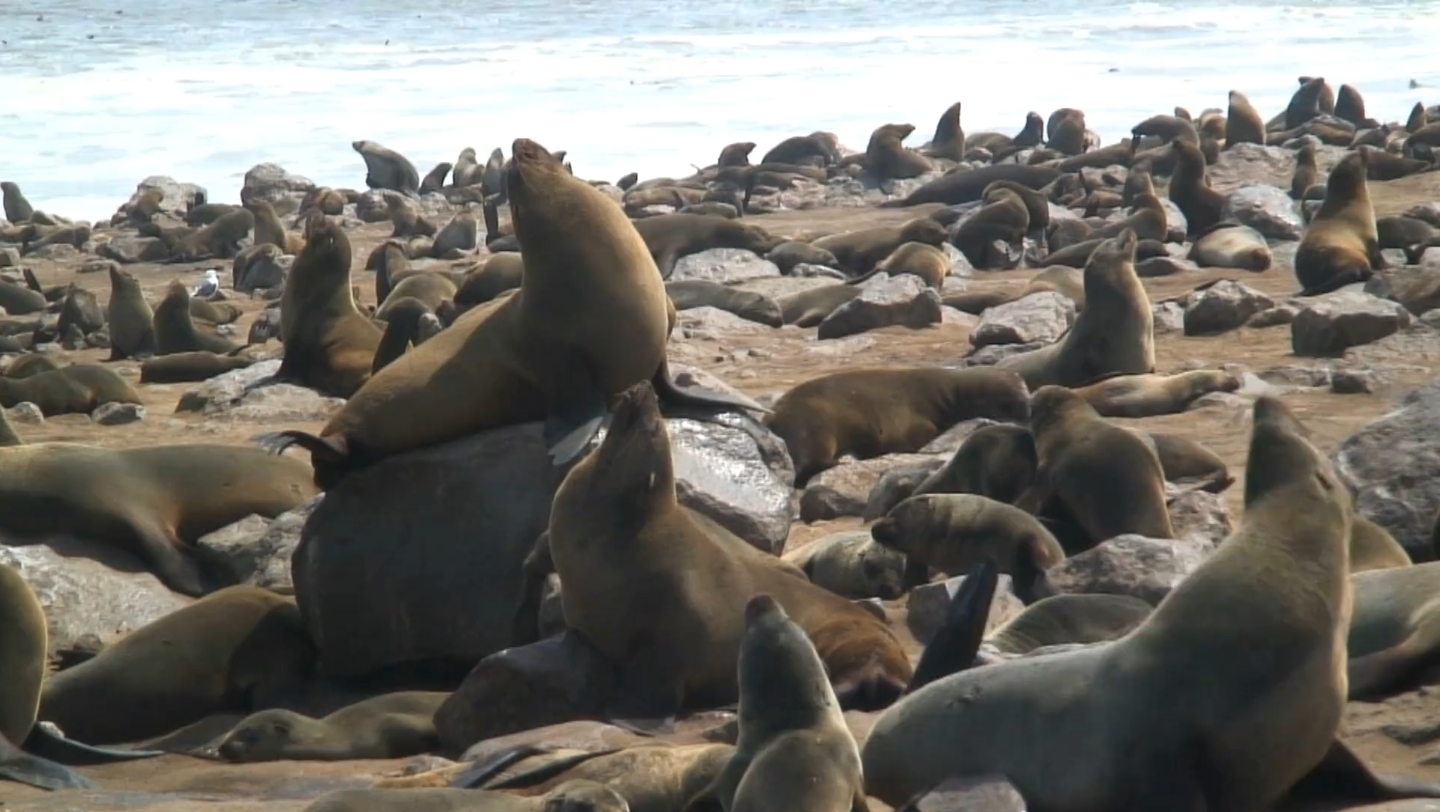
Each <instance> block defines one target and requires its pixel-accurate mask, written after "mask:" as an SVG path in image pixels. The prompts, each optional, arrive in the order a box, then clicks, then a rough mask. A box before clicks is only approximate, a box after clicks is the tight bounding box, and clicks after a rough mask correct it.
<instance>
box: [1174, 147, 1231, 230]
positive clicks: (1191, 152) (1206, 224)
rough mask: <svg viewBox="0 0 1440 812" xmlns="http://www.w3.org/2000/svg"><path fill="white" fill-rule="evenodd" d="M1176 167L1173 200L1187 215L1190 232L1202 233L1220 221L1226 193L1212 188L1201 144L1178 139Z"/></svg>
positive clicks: (1175, 150) (1175, 148)
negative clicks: (1206, 171) (1197, 144)
mask: <svg viewBox="0 0 1440 812" xmlns="http://www.w3.org/2000/svg"><path fill="white" fill-rule="evenodd" d="M1170 149H1172V150H1174V152H1175V171H1174V172H1173V173H1172V174H1171V175H1170V202H1172V203H1174V204H1175V206H1176V207H1177V208H1179V209H1180V213H1181V214H1183V215H1185V226H1186V229H1187V232H1188V233H1189V234H1190V236H1192V237H1193V236H1195V235H1197V234H1202V233H1204V232H1205V231H1206V230H1208V229H1209V228H1210V227H1211V226H1213V225H1215V224H1216V223H1218V222H1220V214H1221V210H1222V209H1223V208H1224V206H1225V196H1224V195H1222V194H1220V193H1219V192H1217V191H1215V190H1214V189H1211V188H1210V180H1209V178H1207V177H1206V176H1205V156H1204V155H1203V154H1201V152H1200V148H1199V147H1197V146H1195V145H1194V144H1187V143H1185V142H1184V141H1174V142H1172V143H1171V144H1170Z"/></svg>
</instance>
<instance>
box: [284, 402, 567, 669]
mask: <svg viewBox="0 0 1440 812" xmlns="http://www.w3.org/2000/svg"><path fill="white" fill-rule="evenodd" d="M542 434H543V432H542V426H541V425H540V424H538V423H527V424H524V425H519V426H511V427H507V428H503V429H497V430H495V431H489V432H483V433H480V434H476V435H474V436H471V437H467V438H464V439H461V440H457V441H454V442H451V443H447V444H444V445H441V446H436V447H433V448H427V449H421V450H418V451H412V452H409V453H406V454H401V455H398V456H395V457H391V458H388V459H385V460H382V461H381V462H379V463H376V464H375V465H372V466H370V467H368V468H364V469H362V470H359V471H355V472H352V473H351V474H349V475H348V476H346V477H345V478H344V479H343V480H342V481H341V482H340V484H339V485H338V486H337V487H334V488H331V489H330V490H329V491H328V492H327V493H326V495H325V499H324V500H323V501H321V502H320V504H319V506H317V507H316V509H315V511H314V512H313V513H312V514H311V515H310V518H309V520H308V521H306V522H305V526H304V529H303V530H302V531H301V536H300V543H299V545H298V546H297V547H296V549H295V554H294V558H293V560H292V569H293V577H294V581H295V594H296V598H297V600H298V601H299V604H300V610H301V613H302V614H303V615H304V617H305V622H306V626H307V627H308V628H309V630H310V634H311V637H312V638H313V639H314V640H315V643H316V645H318V646H319V648H320V652H321V666H322V668H323V669H324V670H325V672H326V673H328V674H331V675H334V676H357V675H362V674H366V673H369V672H372V671H375V670H377V669H380V668H383V667H386V666H392V665H397V664H400V663H406V662H412V661H436V660H439V661H451V662H476V661H478V660H479V659H480V658H482V657H485V656H487V655H489V654H492V653H494V652H496V651H499V650H501V649H503V648H504V647H505V646H507V645H509V644H510V639H511V632H512V627H513V621H514V618H515V614H516V611H517V610H518V609H519V607H520V603H521V599H522V597H523V589H524V578H523V577H522V571H521V563H522V562H523V561H524V559H525V556H526V555H528V554H529V552H530V551H531V550H532V549H533V548H534V545H535V540H536V538H538V537H539V535H540V533H541V532H543V531H544V530H545V528H546V526H547V524H548V523H549V518H550V501H551V498H552V497H553V495H554V492H555V488H556V487H557V486H558V485H559V482H560V479H561V476H562V473H563V472H562V471H560V470H558V469H556V468H555V467H554V466H553V465H551V463H550V460H549V457H548V456H547V454H546V446H545V441H544V438H543V436H542Z"/></svg>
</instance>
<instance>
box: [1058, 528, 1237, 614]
mask: <svg viewBox="0 0 1440 812" xmlns="http://www.w3.org/2000/svg"><path fill="white" fill-rule="evenodd" d="M1208 551H1209V545H1207V544H1205V543H1203V542H1196V541H1181V540H1176V539H1151V538H1146V537H1144V536H1139V535H1135V534H1133V533H1127V534H1125V535H1123V536H1116V537H1115V538H1113V539H1110V540H1109V541H1105V542H1102V543H1100V544H1099V545H1098V546H1096V547H1093V548H1091V549H1089V550H1086V551H1085V552H1083V553H1080V554H1079V555H1073V556H1071V557H1069V558H1067V559H1065V560H1064V561H1062V562H1060V563H1059V564H1057V565H1055V566H1053V567H1051V568H1050V569H1048V570H1046V571H1045V574H1044V576H1042V577H1041V578H1040V581H1039V583H1038V584H1037V585H1036V592H1037V593H1038V594H1040V595H1042V596H1046V595H1059V594H1064V593H1071V594H1077V593H1103V594H1110V595H1130V596H1133V597H1136V598H1140V599H1141V600H1145V601H1148V602H1150V603H1152V604H1156V603H1159V602H1160V599H1161V598H1164V597H1165V596H1166V595H1167V594H1169V592H1170V590H1171V589H1173V588H1174V587H1175V585H1176V584H1178V583H1180V581H1182V580H1183V579H1184V578H1185V576H1187V575H1189V574H1190V573H1192V572H1194V571H1195V568H1196V567H1198V566H1200V562H1201V561H1203V560H1205V555H1206V553H1207V552H1208Z"/></svg>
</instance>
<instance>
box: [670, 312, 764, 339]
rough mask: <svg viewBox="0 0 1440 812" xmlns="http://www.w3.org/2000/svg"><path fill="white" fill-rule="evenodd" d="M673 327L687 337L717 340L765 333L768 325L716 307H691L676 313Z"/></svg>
mask: <svg viewBox="0 0 1440 812" xmlns="http://www.w3.org/2000/svg"><path fill="white" fill-rule="evenodd" d="M675 327H676V328H677V329H678V330H680V332H681V334H682V335H683V336H684V337H685V338H688V339H706V340H710V341H719V340H720V339H723V338H727V337H730V336H747V335H748V336H753V335H767V334H770V333H772V332H774V328H773V327H769V326H767V325H764V324H760V323H758V322H754V321H750V320H749V319H744V318H741V317H739V316H737V315H735V314H734V313H731V312H729V311H728V310H721V309H720V308H718V307H709V306H706V307H692V308H690V309H689V310H682V311H680V312H679V313H678V314H676V319H675Z"/></svg>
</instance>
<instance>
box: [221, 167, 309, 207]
mask: <svg viewBox="0 0 1440 812" xmlns="http://www.w3.org/2000/svg"><path fill="white" fill-rule="evenodd" d="M314 188H315V184H314V182H313V181H311V180H310V179H309V178H306V177H302V176H300V175H292V174H291V173H289V172H287V171H285V168H284V167H282V166H280V165H279V164H271V163H265V164H256V165H255V166H252V167H250V171H249V172H246V173H245V183H244V186H242V187H241V189H240V199H241V200H268V201H269V202H271V203H274V202H276V201H278V200H281V199H283V198H285V197H287V196H289V195H291V194H304V193H305V192H308V191H310V190H311V189H314Z"/></svg>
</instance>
